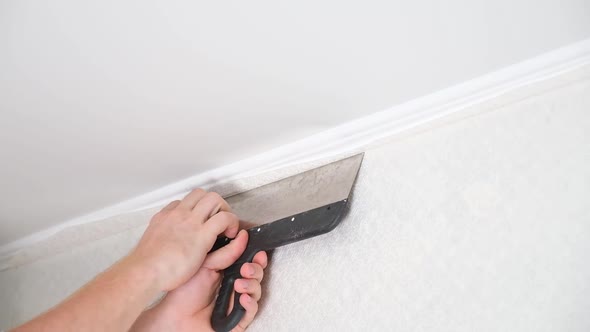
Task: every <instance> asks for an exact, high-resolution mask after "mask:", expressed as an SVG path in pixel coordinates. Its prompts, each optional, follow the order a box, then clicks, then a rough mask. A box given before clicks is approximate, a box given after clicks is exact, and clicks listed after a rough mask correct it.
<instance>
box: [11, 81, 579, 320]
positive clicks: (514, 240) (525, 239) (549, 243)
mask: <svg viewBox="0 0 590 332" xmlns="http://www.w3.org/2000/svg"><path fill="white" fill-rule="evenodd" d="M589 109H590V81H588V80H587V81H582V82H578V83H575V84H571V85H569V86H566V87H562V88H560V89H556V90H553V91H551V92H548V93H545V94H543V95H540V96H536V97H533V98H528V99H526V100H523V101H520V102H517V103H513V104H511V105H508V106H504V107H502V108H499V109H496V110H494V111H491V112H486V113H482V114H480V115H478V116H475V117H471V118H468V119H464V120H461V121H458V122H455V123H452V124H449V125H446V126H443V127H440V128H436V129H434V130H429V131H425V132H422V133H416V134H413V135H411V136H408V137H404V138H403V139H397V140H395V141H390V142H388V143H386V144H383V145H380V146H377V147H373V148H371V149H369V150H368V151H366V154H365V159H364V162H363V166H362V169H361V172H360V175H359V178H358V181H357V184H356V188H355V191H354V197H353V199H352V202H351V209H350V212H349V214H348V216H347V217H346V219H345V220H344V221H343V223H342V224H341V226H340V227H339V228H337V229H336V230H335V231H333V232H332V233H330V234H328V235H326V236H322V237H319V238H315V239H312V240H309V241H307V242H303V243H298V244H294V245H291V246H288V247H284V248H281V249H279V250H276V251H275V253H274V255H273V259H272V262H271V265H270V269H269V272H268V275H267V277H266V279H265V281H264V285H265V294H264V301H263V303H262V307H261V308H262V309H261V312H260V314H259V316H258V318H257V320H256V322H255V323H254V325H253V326H252V327H251V331H434V330H436V331H588V330H590V315H588V309H589V308H590V264H588V261H589V259H590V202H589V199H590V144H589V142H590V113H588V110H589ZM150 213H151V211H148V212H140V213H135V214H130V215H127V216H124V218H136V219H138V220H141V219H143V220H146V221H147V218H148V217H149V214H150ZM142 229H143V227H135V228H132V229H130V230H128V231H125V232H122V233H120V234H118V235H116V236H112V237H109V238H106V239H103V240H100V241H96V242H93V243H88V244H86V245H84V246H82V247H80V248H78V249H77V250H75V251H70V252H65V253H62V254H59V255H56V256H53V257H49V258H44V259H41V260H38V261H36V262H33V263H29V264H26V265H24V266H21V267H18V268H13V269H10V270H6V271H3V272H1V273H0V298H1V299H2V300H1V303H0V306H1V308H0V328H7V327H9V326H11V325H13V324H16V323H19V322H21V321H23V320H26V319H29V318H30V317H31V316H33V315H35V314H36V313H38V312H39V311H42V310H44V309H45V308H47V307H49V306H51V305H52V304H54V303H55V302H57V301H59V300H60V299H61V298H63V297H64V296H66V295H67V294H68V293H69V292H71V291H72V290H74V289H75V288H77V287H79V286H80V285H81V284H83V283H84V282H85V281H86V280H88V279H89V278H91V277H92V275H94V274H95V273H97V272H98V271H100V270H101V269H103V268H104V267H106V266H107V265H108V264H110V263H111V262H112V261H113V260H115V259H116V258H117V257H119V256H120V255H122V254H123V253H124V252H125V251H126V250H128V249H129V248H130V247H131V246H132V245H133V244H134V243H135V241H136V240H137V237H138V236H139V235H140V234H141V231H142Z"/></svg>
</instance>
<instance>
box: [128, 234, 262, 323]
mask: <svg viewBox="0 0 590 332" xmlns="http://www.w3.org/2000/svg"><path fill="white" fill-rule="evenodd" d="M247 242H248V232H246V231H240V232H239V234H238V236H237V237H236V238H235V239H234V240H232V241H231V242H230V243H229V244H228V245H226V246H225V247H223V248H221V249H219V250H217V251H215V252H212V253H210V254H209V255H207V258H206V259H205V260H204V262H203V265H202V266H201V268H200V269H199V270H198V271H197V273H196V274H195V275H194V276H193V277H192V278H191V279H190V280H189V281H188V282H187V283H185V284H184V285H182V286H180V287H178V288H177V289H175V290H173V291H171V292H169V293H168V294H167V295H166V297H165V298H164V299H163V300H162V301H161V302H160V303H158V304H157V305H156V306H155V307H153V308H151V309H149V310H147V311H145V312H144V313H143V314H142V315H141V316H140V317H139V319H138V320H137V321H136V323H135V324H134V325H133V328H132V331H181V332H182V331H213V328H212V327H211V314H212V312H213V308H214V306H215V294H216V291H217V290H218V289H219V284H220V282H221V278H222V274H221V273H220V272H221V271H223V270H224V269H226V268H228V267H229V266H230V265H232V264H233V263H234V262H235V261H236V260H237V259H238V258H239V257H240V255H241V254H242V253H243V252H244V249H245V248H246V244H247ZM266 265H267V256H266V253H265V252H259V253H257V254H256V256H254V260H253V262H252V263H246V264H244V265H242V267H241V269H240V274H241V275H242V277H243V278H242V279H238V280H236V282H235V284H234V289H235V291H237V292H238V293H241V294H242V295H240V298H239V301H240V303H241V304H242V306H243V307H244V308H245V309H246V314H245V315H244V317H243V318H242V320H241V321H240V322H239V323H238V325H237V326H236V327H235V328H234V329H233V330H232V331H233V332H243V331H244V330H245V329H246V328H247V327H248V325H250V323H251V322H252V320H253V319H254V316H255V315H256V312H257V311H258V300H260V297H261V292H262V291H261V286H260V282H261V281H262V278H263V275H264V271H263V269H264V268H266ZM234 300H235V299H233V295H232V301H231V303H230V306H229V308H232V307H233V301H234Z"/></svg>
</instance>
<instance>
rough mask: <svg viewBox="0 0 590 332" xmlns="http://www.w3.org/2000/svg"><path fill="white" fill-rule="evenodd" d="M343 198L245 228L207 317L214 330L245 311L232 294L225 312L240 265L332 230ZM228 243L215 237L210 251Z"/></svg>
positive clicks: (224, 328)
mask: <svg viewBox="0 0 590 332" xmlns="http://www.w3.org/2000/svg"><path fill="white" fill-rule="evenodd" d="M346 203H347V199H343V200H341V201H338V202H334V203H332V204H328V205H324V206H320V207H318V208H315V209H312V210H309V211H305V212H302V213H299V214H296V215H292V216H289V217H287V218H283V219H279V220H277V221H273V222H271V223H268V224H264V225H260V226H255V227H253V228H250V229H248V245H247V246H246V249H245V250H244V253H243V254H242V256H240V258H238V260H237V261H236V262H235V263H234V264H233V265H232V266H230V267H229V268H227V269H226V270H225V271H224V275H223V280H222V281H221V289H220V290H219V295H218V296H217V300H216V301H215V308H214V309H213V315H212V316H211V326H212V327H213V329H214V330H215V331H216V332H228V331H231V329H233V328H234V327H236V325H238V323H239V322H240V320H241V319H242V318H243V317H244V314H245V313H246V310H245V309H244V307H242V305H241V304H240V301H239V300H240V298H239V296H240V294H239V293H237V292H236V293H235V298H234V306H233V308H232V311H231V312H230V313H229V315H226V313H227V310H228V308H229V301H230V299H231V294H232V292H233V289H234V282H235V281H236V279H239V278H241V276H240V268H241V267H242V265H243V264H244V263H250V262H252V260H253V259H254V256H255V255H256V254H257V253H258V252H260V251H267V250H272V249H275V248H278V247H280V246H284V245H286V244H289V243H293V242H297V241H301V240H305V239H309V238H311V237H314V236H317V235H320V234H325V233H327V232H329V231H331V230H333V229H334V228H335V227H336V226H338V224H339V223H340V220H341V216H342V215H343V213H344V208H345V207H346ZM227 243H229V240H228V239H226V238H223V237H221V238H218V239H217V242H215V245H214V246H213V249H212V250H216V249H218V248H220V247H222V246H224V245H226V244H227Z"/></svg>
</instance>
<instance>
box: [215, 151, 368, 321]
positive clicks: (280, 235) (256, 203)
mask: <svg viewBox="0 0 590 332" xmlns="http://www.w3.org/2000/svg"><path fill="white" fill-rule="evenodd" d="M362 159H363V154H358V155H355V156H352V157H349V158H346V159H343V160H340V161H336V162H333V163H330V164H327V165H325V166H322V167H318V168H315V169H312V170H309V171H306V172H303V173H300V174H297V175H294V176H291V177H289V178H286V179H283V180H280V181H277V182H273V183H270V184H267V185H265V186H262V187H259V188H256V189H253V190H249V191H246V192H243V193H240V194H237V195H234V196H231V197H227V198H226V200H227V202H228V203H229V204H230V206H231V207H232V210H233V212H234V213H235V214H236V215H237V216H238V217H240V219H241V221H242V223H245V224H246V225H249V226H252V227H251V228H249V229H248V236H249V237H248V239H249V240H248V245H247V246H246V249H245V251H244V253H243V254H242V256H241V257H240V258H238V260H237V261H236V263H234V264H233V265H232V266H230V267H229V268H227V269H226V270H225V271H224V275H223V281H222V282H221V288H220V290H219V295H218V296H217V300H216V302H215V308H214V309H213V315H212V317H211V325H212V326H213V329H214V330H215V331H217V332H227V331H230V330H231V329H233V328H234V327H235V326H236V325H237V324H238V322H239V321H240V320H241V319H242V318H243V317H244V314H245V312H246V310H245V309H244V308H243V307H242V305H241V304H240V301H238V300H237V299H238V298H239V294H238V293H236V294H235V299H236V300H234V305H233V308H232V311H231V312H230V313H229V315H227V311H228V306H229V302H230V298H231V294H232V291H233V289H234V282H235V281H236V279H239V278H241V276H240V268H241V267H242V264H244V263H247V262H252V259H253V258H254V255H256V253H258V252H259V251H263V250H264V251H266V250H272V249H275V248H277V247H280V246H284V245H286V244H289V243H293V242H297V241H301V240H305V239H309V238H311V237H314V236H317V235H321V234H324V233H327V232H329V231H331V230H333V229H334V228H335V227H336V226H338V224H339V223H340V220H341V217H342V216H343V212H344V210H345V207H346V204H347V202H348V198H349V196H350V192H351V189H352V186H353V184H354V181H355V179H356V175H357V173H358V170H359V168H360V165H361V161H362ZM228 242H229V239H227V238H224V237H220V238H219V239H218V240H217V242H216V243H215V246H214V247H213V249H212V250H216V249H218V248H220V247H222V246H223V245H225V244H227V243H228Z"/></svg>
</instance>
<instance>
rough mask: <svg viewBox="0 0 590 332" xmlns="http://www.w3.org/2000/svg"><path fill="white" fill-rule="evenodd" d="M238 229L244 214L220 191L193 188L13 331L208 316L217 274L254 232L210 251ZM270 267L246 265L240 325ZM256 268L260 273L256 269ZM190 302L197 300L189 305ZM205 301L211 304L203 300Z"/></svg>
mask: <svg viewBox="0 0 590 332" xmlns="http://www.w3.org/2000/svg"><path fill="white" fill-rule="evenodd" d="M238 229H239V220H238V218H237V216H235V215H234V214H232V213H231V212H230V207H229V205H228V204H227V202H225V200H223V198H221V196H219V195H218V194H216V193H212V192H209V193H208V192H206V191H204V190H202V189H196V190H193V191H192V192H190V193H189V194H188V195H187V196H186V197H184V198H183V199H182V200H181V201H174V202H172V203H170V204H168V205H167V206H166V207H164V208H163V209H162V210H161V211H160V212H159V213H157V214H156V215H155V216H154V217H153V218H152V220H151V221H150V224H149V226H148V227H147V229H146V231H145V232H144V234H143V236H142V238H141V240H140V241H139V243H138V245H137V246H136V248H135V249H134V250H133V251H132V252H131V253H130V254H129V255H127V256H126V257H125V258H123V259H121V260H120V261H119V262H117V263H116V264H114V265H113V266H112V267H111V268H109V269H108V270H106V271H104V272H103V273H101V274H99V275H98V276H97V277H96V278H95V279H94V280H92V281H90V282H89V283H88V284H86V285H85V286H84V287H83V288H81V289H80V290H78V291H77V292H76V293H74V294H73V295H71V296H70V297H69V298H67V299H66V300H64V301H63V302H62V303H61V304H59V305H57V306H56V307H54V308H52V309H50V310H49V311H47V312H46V313H44V314H42V315H40V316H39V317H37V318H35V319H33V320H31V321H30V322H28V323H25V324H24V325H22V326H20V327H18V328H16V329H15V330H14V331H128V330H129V329H130V328H131V326H132V325H133V324H134V322H135V321H136V320H137V319H138V317H140V314H141V318H140V319H139V321H138V322H139V323H141V322H142V321H144V319H156V318H157V319H158V320H157V322H158V323H161V322H165V321H164V320H163V318H167V319H170V321H171V322H175V323H177V322H181V323H182V324H184V323H183V322H185V320H182V319H180V318H182V317H185V316H186V315H185V316H180V315H178V314H179V313H184V314H186V313H189V312H191V313H193V314H194V315H196V314H197V313H198V314H199V315H200V316H203V317H204V316H206V314H205V313H206V312H207V311H208V310H210V308H212V307H211V304H210V303H211V301H209V299H211V298H212V297H213V296H214V293H215V291H216V285H217V284H218V283H219V272H218V271H219V270H222V269H223V268H224V266H226V265H227V266H229V265H231V263H233V262H234V261H235V259H237V258H238V257H239V255H240V254H241V253H242V252H243V250H244V248H245V246H246V243H247V233H246V232H244V231H243V232H240V236H238V237H237V238H236V239H234V240H233V241H232V242H230V244H228V245H227V246H225V247H224V248H221V249H219V250H217V251H215V252H213V253H210V254H208V252H209V250H210V249H211V248H212V246H213V244H214V242H215V240H216V238H217V236H218V235H220V234H224V235H225V236H227V237H229V238H234V237H236V235H237V234H238ZM232 259H233V261H231V260H232ZM230 261H231V262H230ZM265 266H266V254H265V253H259V254H258V255H257V258H256V260H255V262H254V263H252V264H246V265H244V266H243V267H242V270H241V273H242V275H243V276H245V277H246V278H244V279H240V280H238V281H236V284H235V288H236V290H237V291H239V292H241V293H245V294H243V295H241V296H240V299H239V300H240V303H242V305H243V306H244V307H245V308H246V309H247V310H249V313H247V314H246V316H247V317H248V319H246V318H244V320H243V321H242V322H240V324H241V327H240V328H241V329H242V330H243V328H245V326H247V325H248V324H249V323H250V321H251V320H252V317H253V316H254V314H255V313H256V309H257V303H256V301H257V300H258V299H259V298H260V282H259V280H262V268H263V267H265ZM250 269H253V270H254V274H250V272H251V270H250ZM244 286H247V287H245V288H244ZM162 291H170V292H169V294H168V296H166V298H165V299H164V300H163V301H162V302H161V303H160V304H158V305H157V306H156V307H154V308H152V309H150V310H148V311H147V312H145V313H144V314H142V311H143V310H144V308H145V307H146V306H147V305H149V303H150V302H151V301H152V300H153V299H154V298H155V296H156V295H157V294H158V293H160V292H162ZM192 296H195V297H192ZM191 297H192V298H191ZM197 299H198V301H197ZM248 299H252V301H248ZM191 301H192V302H193V303H190V304H189V302H191ZM194 302H198V304H199V306H196V305H195V303H194ZM206 303H208V305H204V304H206ZM183 304H185V305H183ZM169 312H174V315H172V314H169ZM164 313H166V314H164ZM209 315H210V312H209ZM209 317H210V316H209ZM209 317H207V321H206V324H205V320H204V319H203V320H201V321H200V322H201V323H202V324H205V325H203V326H198V327H197V326H195V327H196V328H198V330H205V331H206V330H208V329H210V325H209V322H208V319H209ZM194 322H195V324H196V322H197V321H196V320H194ZM181 323H179V324H181ZM136 325H137V326H141V324H136ZM177 326H181V325H177ZM174 330H176V329H174ZM239 331H240V330H239Z"/></svg>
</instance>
